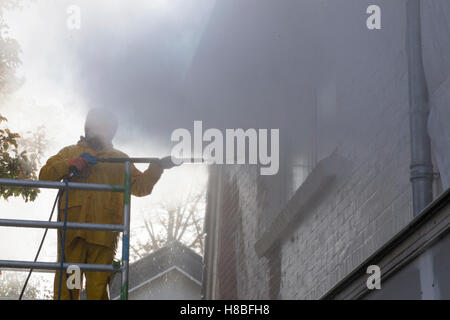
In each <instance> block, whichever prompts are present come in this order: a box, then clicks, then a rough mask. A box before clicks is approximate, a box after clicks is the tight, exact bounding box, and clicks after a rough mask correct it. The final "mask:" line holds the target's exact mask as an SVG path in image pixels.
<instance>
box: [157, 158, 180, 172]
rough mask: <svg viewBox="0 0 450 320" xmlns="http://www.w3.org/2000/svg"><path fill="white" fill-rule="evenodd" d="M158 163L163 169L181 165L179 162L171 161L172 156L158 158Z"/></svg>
mask: <svg viewBox="0 0 450 320" xmlns="http://www.w3.org/2000/svg"><path fill="white" fill-rule="evenodd" d="M158 164H159V166H160V167H161V168H163V169H170V168H173V167H175V166H179V165H181V163H179V164H175V163H173V162H172V156H167V157H164V158H161V159H159V162H158Z"/></svg>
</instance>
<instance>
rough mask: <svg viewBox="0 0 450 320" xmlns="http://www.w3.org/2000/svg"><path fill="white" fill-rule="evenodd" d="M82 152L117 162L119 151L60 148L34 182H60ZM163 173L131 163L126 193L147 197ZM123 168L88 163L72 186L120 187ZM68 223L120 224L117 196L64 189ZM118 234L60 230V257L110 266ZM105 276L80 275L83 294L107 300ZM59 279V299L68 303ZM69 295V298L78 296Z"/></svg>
mask: <svg viewBox="0 0 450 320" xmlns="http://www.w3.org/2000/svg"><path fill="white" fill-rule="evenodd" d="M85 152H88V153H90V154H92V155H93V156H96V157H98V158H123V157H128V156H127V155H126V154H125V153H123V152H120V151H118V150H115V149H113V147H112V145H110V146H108V147H106V148H104V149H102V150H99V151H96V150H94V149H92V148H90V147H89V145H88V143H87V142H86V141H80V142H78V143H77V144H76V145H72V146H69V147H66V148H63V149H62V150H61V151H60V152H59V153H58V154H57V155H55V156H53V157H51V158H50V159H49V160H48V161H47V163H46V164H45V165H44V167H42V169H41V171H40V173H39V180H48V181H60V180H61V179H62V178H63V177H64V176H66V175H67V174H68V172H69V165H68V161H69V159H72V158H76V157H79V156H80V155H81V154H83V153H85ZM163 171H164V170H163V169H162V168H161V167H159V166H158V165H154V164H151V165H150V166H149V168H148V169H147V170H145V171H144V172H141V171H139V170H138V169H137V168H136V167H135V166H134V165H132V167H131V194H132V195H134V196H137V197H143V196H146V195H149V194H150V193H151V192H152V190H153V187H154V185H155V184H156V182H157V181H158V180H159V178H160V177H161V174H162V172H163ZM124 178H125V166H124V164H123V163H103V162H98V163H97V164H95V165H89V166H88V168H86V169H85V170H83V172H81V177H74V178H73V179H72V180H71V181H72V182H85V183H100V184H114V185H123V183H124ZM64 208H65V195H63V196H62V199H61V206H60V212H61V213H60V214H61V217H59V219H58V220H60V221H61V220H62V219H63V218H64ZM67 221H68V222H87V223H105V224H123V193H121V192H105V191H87V190H70V191H69V203H68V214H67ZM118 235H119V233H118V232H107V231H86V230H69V229H67V231H66V241H65V243H66V247H65V256H66V261H67V262H74V263H75V262H80V263H96V264H111V263H112V259H113V257H114V255H115V253H116V249H117V240H118ZM59 240H60V239H58V261H61V260H60V259H61V257H60V249H61V248H60V241H59ZM109 277H110V274H108V273H104V272H87V273H86V291H87V292H86V293H87V298H88V299H108V294H107V291H106V287H107V283H108V280H109ZM65 279H66V278H65V276H64V275H63V282H62V288H64V289H63V290H62V291H61V299H70V297H69V291H68V289H67V286H66V280H65ZM58 285H59V272H57V273H56V275H55V291H54V297H55V298H57V297H58V292H57V289H58ZM72 291H73V298H74V299H76V298H77V297H78V294H75V293H76V292H75V291H74V290H72Z"/></svg>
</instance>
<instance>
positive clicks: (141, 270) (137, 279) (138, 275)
mask: <svg viewBox="0 0 450 320" xmlns="http://www.w3.org/2000/svg"><path fill="white" fill-rule="evenodd" d="M173 269H178V270H179V271H180V272H181V273H182V274H184V275H185V276H187V277H188V278H190V279H191V280H192V281H194V282H196V283H198V284H201V282H202V269H203V263H202V256H200V255H199V254H198V253H196V252H194V251H193V250H192V249H190V248H189V247H187V246H185V245H184V244H182V243H180V242H179V241H172V242H170V243H168V244H166V245H165V246H164V247H162V248H159V249H157V250H155V251H153V252H152V253H149V254H147V255H146V256H145V257H143V258H141V259H139V260H138V261H136V262H134V263H132V264H130V272H129V279H128V288H129V290H132V289H133V288H135V287H138V286H140V285H141V284H143V283H144V282H148V281H149V280H150V279H154V278H158V277H159V276H162V275H163V274H165V273H166V272H168V271H170V270H173ZM120 276H121V274H120V272H118V273H116V274H115V275H114V276H113V278H112V280H111V283H110V287H111V289H110V291H111V292H110V293H111V297H112V298H113V297H116V296H118V295H119V292H120V283H121V277H120Z"/></svg>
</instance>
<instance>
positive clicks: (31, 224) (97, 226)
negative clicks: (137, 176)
mask: <svg viewBox="0 0 450 320" xmlns="http://www.w3.org/2000/svg"><path fill="white" fill-rule="evenodd" d="M0 226H1V227H22V228H49V229H61V228H63V227H64V222H62V221H39V220H16V219H0ZM67 229H76V230H98V231H123V229H124V226H123V225H122V224H103V223H84V222H67Z"/></svg>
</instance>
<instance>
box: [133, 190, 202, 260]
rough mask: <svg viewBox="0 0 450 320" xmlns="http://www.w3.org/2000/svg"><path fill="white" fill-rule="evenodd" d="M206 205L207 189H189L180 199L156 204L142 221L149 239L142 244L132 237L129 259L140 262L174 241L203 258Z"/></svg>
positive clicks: (137, 238) (136, 231)
mask: <svg viewBox="0 0 450 320" xmlns="http://www.w3.org/2000/svg"><path fill="white" fill-rule="evenodd" d="M205 202H206V188H202V189H197V190H195V189H194V188H191V189H190V191H189V192H188V194H187V196H186V197H183V198H182V199H178V200H176V201H165V200H162V201H161V202H159V203H158V204H157V205H156V206H155V207H153V208H152V209H151V210H150V211H149V212H148V213H147V214H146V216H145V217H144V225H145V226H144V228H145V230H146V231H147V235H148V237H149V238H148V239H147V240H146V241H142V240H139V237H133V238H134V239H136V240H135V242H134V243H132V244H131V245H130V249H131V256H132V258H134V259H139V258H142V257H143V256H144V255H146V254H148V253H150V252H152V251H154V250H156V249H159V248H161V247H163V246H164V245H165V244H166V243H168V242H171V241H174V240H176V241H179V242H181V243H183V244H185V245H186V246H188V247H189V248H192V249H193V250H194V251H196V252H197V253H199V254H201V255H203V252H204V241H203V238H204V237H203V236H204V234H203V220H204V213H205ZM134 232H135V233H138V232H139V231H138V230H134ZM134 259H133V260H134Z"/></svg>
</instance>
